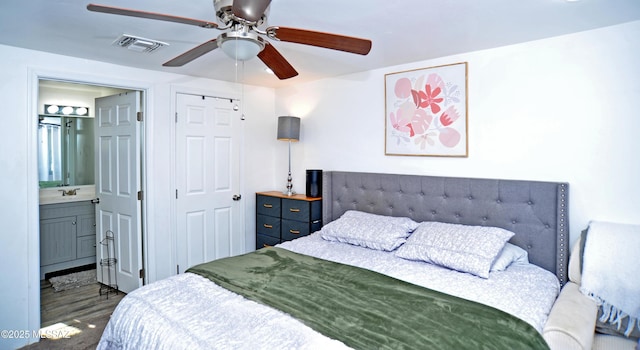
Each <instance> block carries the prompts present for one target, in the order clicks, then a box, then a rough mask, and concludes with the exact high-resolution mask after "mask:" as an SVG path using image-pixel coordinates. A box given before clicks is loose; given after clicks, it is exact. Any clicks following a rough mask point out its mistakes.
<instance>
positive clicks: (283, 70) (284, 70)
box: [258, 42, 298, 80]
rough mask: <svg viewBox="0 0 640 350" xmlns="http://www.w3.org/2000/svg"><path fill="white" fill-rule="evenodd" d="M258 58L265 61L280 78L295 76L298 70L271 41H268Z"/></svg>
mask: <svg viewBox="0 0 640 350" xmlns="http://www.w3.org/2000/svg"><path fill="white" fill-rule="evenodd" d="M258 58H259V59H260V60H261V61H262V62H264V64H266V65H267V67H269V68H270V69H271V70H272V71H273V74H275V75H276V76H277V77H278V78H279V79H280V80H284V79H289V78H293V77H295V76H296V75H298V72H296V70H295V69H294V68H293V66H291V65H290V64H289V62H288V61H287V60H286V59H285V58H284V56H282V55H281V54H280V52H278V50H276V48H275V47H273V45H271V43H269V42H267V43H266V45H264V49H263V50H262V51H260V53H259V54H258Z"/></svg>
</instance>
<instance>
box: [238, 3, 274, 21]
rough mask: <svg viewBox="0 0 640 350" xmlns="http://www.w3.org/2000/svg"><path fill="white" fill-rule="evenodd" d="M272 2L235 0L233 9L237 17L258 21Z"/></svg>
mask: <svg viewBox="0 0 640 350" xmlns="http://www.w3.org/2000/svg"><path fill="white" fill-rule="evenodd" d="M270 3H271V0H233V7H232V8H231V11H232V12H233V14H234V15H235V16H236V17H240V18H243V19H246V20H247V21H250V22H257V21H258V20H259V19H260V18H261V17H262V15H263V14H264V11H266V10H267V7H269V4H270Z"/></svg>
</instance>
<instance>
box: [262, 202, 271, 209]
mask: <svg viewBox="0 0 640 350" xmlns="http://www.w3.org/2000/svg"><path fill="white" fill-rule="evenodd" d="M262 206H263V207H265V208H273V205H272V204H267V203H265V204H263V205H262Z"/></svg>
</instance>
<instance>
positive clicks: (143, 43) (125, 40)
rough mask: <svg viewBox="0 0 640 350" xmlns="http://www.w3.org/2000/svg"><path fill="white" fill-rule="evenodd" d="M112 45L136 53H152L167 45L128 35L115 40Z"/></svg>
mask: <svg viewBox="0 0 640 350" xmlns="http://www.w3.org/2000/svg"><path fill="white" fill-rule="evenodd" d="M113 44H114V45H116V46H120V47H126V48H127V49H129V50H132V51H137V52H153V51H155V50H157V49H159V48H161V47H163V46H168V45H169V44H167V43H163V42H162V41H157V40H152V39H145V38H141V37H137V36H133V35H129V34H122V36H121V37H119V38H118V39H116V41H114V42H113Z"/></svg>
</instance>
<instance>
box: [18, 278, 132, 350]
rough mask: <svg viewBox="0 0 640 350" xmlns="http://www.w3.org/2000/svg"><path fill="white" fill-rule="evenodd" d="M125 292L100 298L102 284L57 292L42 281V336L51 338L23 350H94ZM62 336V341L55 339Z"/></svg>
mask: <svg viewBox="0 0 640 350" xmlns="http://www.w3.org/2000/svg"><path fill="white" fill-rule="evenodd" d="M124 295H125V294H124V293H122V292H118V293H117V294H114V293H109V294H108V295H100V284H99V283H94V284H90V285H86V286H82V287H78V288H74V289H71V290H65V291H60V292H55V291H54V290H53V288H52V287H51V283H50V282H49V281H48V280H43V281H40V317H41V321H40V322H41V327H42V329H41V333H42V334H45V335H47V334H48V335H52V339H44V338H43V339H40V342H38V343H34V344H31V345H28V346H26V347H23V348H21V349H29V350H33V349H78V350H80V349H95V348H96V345H97V344H98V341H99V340H100V336H101V335H102V331H103V330H104V327H105V326H106V324H107V322H108V320H109V316H110V315H111V313H112V312H113V310H114V309H115V307H116V306H117V305H118V303H119V302H120V300H122V298H123V297H124ZM57 335H61V336H62V337H61V338H60V339H54V338H56V337H55V336H57Z"/></svg>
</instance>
